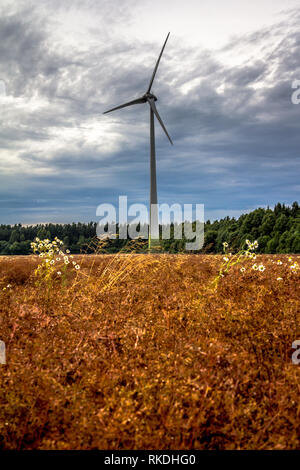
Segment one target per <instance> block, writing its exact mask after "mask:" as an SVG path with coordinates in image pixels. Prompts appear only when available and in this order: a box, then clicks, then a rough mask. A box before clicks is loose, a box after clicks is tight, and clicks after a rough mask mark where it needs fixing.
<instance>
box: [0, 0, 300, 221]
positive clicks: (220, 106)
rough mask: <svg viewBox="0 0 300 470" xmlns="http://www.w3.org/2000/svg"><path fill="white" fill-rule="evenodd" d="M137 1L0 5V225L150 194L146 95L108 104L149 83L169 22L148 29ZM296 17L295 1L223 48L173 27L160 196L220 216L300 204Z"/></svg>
mask: <svg viewBox="0 0 300 470" xmlns="http://www.w3.org/2000/svg"><path fill="white" fill-rule="evenodd" d="M143 1H144V0H142V1H141V2H137V1H133V0H132V1H128V0H126V2H122V1H113V2H112V1H105V0H101V1H97V2H96V1H81V2H76V1H72V2H69V3H68V2H63V7H62V6H61V3H60V2H58V1H57V2H56V1H51V2H50V0H49V2H47V1H42V2H37V1H34V2H31V3H30V2H29V1H28V2H24V3H23V2H22V1H18V2H16V3H14V2H4V3H3V2H2V3H1V7H0V13H1V15H0V79H1V80H2V81H0V95H1V96H0V107H1V113H0V215H1V217H0V223H18V222H21V223H27V224H28V223H37V222H71V221H87V220H96V207H97V205H98V204H100V203H102V202H112V203H116V202H117V200H118V196H119V195H128V197H129V201H130V202H144V203H147V201H148V193H149V110H148V109H147V106H146V105H138V106H136V107H132V108H126V109H123V110H120V111H117V112H115V113H112V114H110V115H105V116H104V115H103V114H102V113H103V111H105V110H106V109H107V108H110V107H112V106H114V105H118V104H120V103H122V102H124V101H128V100H130V99H134V98H136V97H138V96H140V95H141V94H142V93H144V92H145V89H146V87H147V85H148V82H149V79H150V76H151V73H152V69H153V66H154V64H155V61H156V58H157V55H158V53H159V51H160V48H161V45H162V43H163V41H164V39H165V35H166V33H167V32H168V27H169V25H168V23H166V29H165V33H164V35H163V36H162V34H161V32H160V29H161V28H158V29H159V33H156V31H155V30H153V33H152V38H150V37H149V34H148V35H147V37H146V38H145V39H143V38H142V36H141V34H140V33H138V30H137V29H135V28H136V24H137V22H138V16H137V15H140V12H141V4H143ZM168 1H169V0H167V2H168ZM146 3H148V2H147V1H146V0H145V4H146ZM169 3H170V8H171V4H172V2H171V1H170V2H169ZM175 3H176V2H175ZM267 3H268V2H266V4H267ZM287 3H288V2H287ZM125 5H126V6H125ZM257 5H259V4H257ZM260 5H261V7H259V6H257V15H258V17H259V15H260V8H262V10H263V5H264V2H263V1H261V2H260ZM290 5H291V6H293V2H291V3H290ZM230 7H232V15H234V8H233V6H230V2H228V8H230ZM185 8H186V9H188V8H189V6H188V3H187V6H186V7H185ZM192 8H193V7H192ZM192 8H191V11H190V12H189V14H190V16H191V18H192V17H193V14H194V13H195V12H193V10H192ZM158 11H159V2H157V3H155V2H154V7H153V17H154V14H155V13H158ZM175 13H176V12H175ZM175 13H174V14H175ZM176 14H178V13H176ZM186 14H188V13H186ZM218 14H219V15H222V12H220V11H219V12H218V11H217V9H216V12H215V15H218ZM170 15H172V10H170ZM152 19H153V18H152V17H149V21H152ZM144 21H145V19H144ZM299 21H300V8H299V9H297V8H291V9H289V10H287V11H283V12H281V13H280V14H278V15H277V16H276V15H275V16H274V22H273V24H272V25H271V26H270V24H268V25H266V26H263V25H259V26H257V27H256V28H253V25H252V24H251V29H250V30H249V31H245V32H243V33H242V32H239V33H238V34H235V35H232V34H231V35H228V37H227V39H226V41H225V40H224V42H222V43H221V44H218V46H217V47H216V44H212V43H211V47H210V41H209V40H208V41H207V43H206V44H204V43H203V41H204V40H203V38H202V39H201V41H200V40H199V45H197V34H196V33H194V37H193V41H188V40H185V39H184V36H183V31H180V35H178V34H177V32H176V30H175V31H172V30H171V35H170V39H169V42H168V45H167V48H166V51H165V54H164V56H163V58H162V61H161V64H160V67H159V71H158V74H157V78H156V80H155V83H154V87H153V92H154V93H155V94H156V95H157V96H158V98H159V100H158V102H157V107H158V110H159V112H160V114H161V116H162V118H163V120H164V122H165V124H166V126H167V129H168V131H169V134H170V135H171V137H172V139H173V141H174V146H173V147H172V146H171V145H170V144H169V142H168V140H167V139H166V137H165V135H164V134H163V132H162V130H161V128H160V127H158V126H156V136H157V140H156V142H157V169H158V193H159V200H160V202H167V203H170V204H171V203H174V202H180V203H194V204H195V203H203V204H205V215H206V218H208V217H209V218H212V219H214V218H217V217H218V218H219V217H223V216H226V215H230V216H238V215H239V214H241V213H242V212H246V211H249V210H251V209H253V208H256V207H258V206H267V205H270V206H272V205H274V204H275V203H276V202H278V201H280V202H285V203H288V204H290V203H292V202H293V201H294V200H298V201H299V189H300V183H299V170H300V160H299V148H300V132H299V126H300V105H294V104H292V101H291V95H292V92H293V90H292V82H293V81H294V80H296V79H299V80H300V32H299ZM202 23H203V24H205V18H199V31H200V30H201V24H202ZM154 25H155V22H154ZM186 29H187V30H188V24H186ZM126 31H130V32H131V34H127V33H126ZM135 31H136V34H135ZM233 32H234V31H233ZM215 33H216V35H217V34H218V31H216V32H215ZM199 35H200V33H199Z"/></svg>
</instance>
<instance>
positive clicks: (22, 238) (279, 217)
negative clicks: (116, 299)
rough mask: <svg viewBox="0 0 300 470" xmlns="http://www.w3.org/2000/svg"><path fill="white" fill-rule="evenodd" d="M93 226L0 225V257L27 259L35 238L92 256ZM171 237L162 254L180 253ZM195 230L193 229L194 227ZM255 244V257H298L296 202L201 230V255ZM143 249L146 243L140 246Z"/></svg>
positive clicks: (111, 245) (119, 244)
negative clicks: (60, 242)
mask: <svg viewBox="0 0 300 470" xmlns="http://www.w3.org/2000/svg"><path fill="white" fill-rule="evenodd" d="M96 227H97V223H96V222H89V223H80V222H78V223H72V224H52V223H49V224H38V225H30V226H24V225H22V224H16V225H4V224H1V225H0V254H1V255H27V254H30V253H31V247H30V243H31V242H32V241H33V240H34V239H35V238H36V237H38V238H40V239H47V238H48V239H49V240H53V239H54V237H58V238H59V239H60V240H62V241H63V242H64V247H65V248H66V249H69V250H70V251H71V253H74V254H76V253H92V252H93V251H94V247H95V239H96ZM170 228H171V230H170V231H171V237H170V239H168V240H162V241H161V245H162V250H163V251H166V252H169V253H177V252H183V251H184V249H185V242H186V240H185V239H184V238H183V239H180V240H177V239H174V224H171V227H170ZM194 228H195V227H194ZM247 239H249V240H251V241H254V240H257V241H258V243H259V247H258V250H257V252H259V253H300V207H299V204H298V202H294V203H293V204H292V205H291V206H287V205H285V204H281V203H278V204H276V205H275V207H274V209H270V208H269V207H268V208H266V209H264V208H258V209H255V210H254V211H252V212H250V213H248V214H243V215H241V216H240V217H239V218H237V219H236V218H234V217H232V218H230V217H225V218H223V219H220V220H216V221H214V222H211V221H210V220H208V221H207V222H205V226H204V246H203V248H202V249H201V250H200V252H202V253H221V252H222V250H223V242H227V243H228V244H229V246H230V248H231V249H232V251H237V250H239V249H240V248H241V247H242V246H243V245H244V243H245V240H247ZM127 243H128V241H127V240H121V239H119V238H116V239H115V240H110V241H109V242H108V244H107V247H106V251H107V252H109V253H115V252H118V251H120V250H121V249H122V248H124V247H125V245H126V244H127ZM143 246H144V248H145V249H146V246H147V243H146V242H145V244H144V245H143Z"/></svg>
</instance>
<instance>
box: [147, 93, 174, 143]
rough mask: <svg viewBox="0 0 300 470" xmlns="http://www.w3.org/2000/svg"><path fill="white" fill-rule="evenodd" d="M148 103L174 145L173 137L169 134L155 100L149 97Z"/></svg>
mask: <svg viewBox="0 0 300 470" xmlns="http://www.w3.org/2000/svg"><path fill="white" fill-rule="evenodd" d="M148 103H149V104H150V106H151V109H152V111H153V112H154V114H155V116H156V117H157V120H158V122H159V124H160V125H161V127H162V128H163V130H164V132H165V134H166V136H167V137H168V139H169V141H170V142H171V144H172V145H173V142H172V139H171V137H170V136H169V134H168V132H167V129H166V128H165V125H164V123H163V122H162V119H161V117H160V115H159V114H158V111H157V109H156V106H155V102H154V100H153V99H148Z"/></svg>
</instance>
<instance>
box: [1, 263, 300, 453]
mask: <svg viewBox="0 0 300 470" xmlns="http://www.w3.org/2000/svg"><path fill="white" fill-rule="evenodd" d="M74 259H75V260H76V263H78V265H80V270H78V271H76V270H74V269H73V270H72V269H71V270H69V271H68V272H67V273H66V276H65V277H64V280H63V279H61V278H60V277H59V276H57V275H56V274H55V273H54V275H53V276H52V278H51V279H52V280H51V288H50V289H49V284H45V283H43V282H39V283H37V278H36V276H35V275H34V272H35V270H36V268H37V265H38V264H39V263H40V262H41V260H40V259H39V258H38V257H37V256H27V257H2V258H1V259H0V339H1V340H3V341H5V343H6V348H7V364H6V365H0V447H1V448H2V449H299V448H300V428H299V415H300V404H299V383H300V366H297V365H294V364H293V363H292V361H291V355H292V352H293V350H292V349H291V347H292V343H293V341H295V340H296V339H300V326H299V317H300V299H299V271H297V272H295V273H292V272H291V270H290V269H289V261H288V256H285V255H280V256H279V259H280V260H281V261H282V264H277V259H278V256H277V257H276V258H275V257H273V256H269V255H261V256H258V257H257V261H256V263H257V264H261V263H263V264H264V266H265V267H266V269H265V271H264V272H258V271H255V270H253V269H251V268H249V269H246V271H245V272H241V271H240V266H239V265H235V266H233V267H232V269H230V270H229V271H228V272H227V271H226V270H223V272H224V274H223V276H222V277H221V278H220V279H219V282H218V284H217V285H216V284H213V280H214V279H215V278H216V276H217V275H218V273H219V272H220V266H221V264H222V262H223V261H222V257H221V256H209V255H200V256H197V255H164V254H160V255H143V254H140V255H139V254H136V255H112V256H110V255H97V256H96V255H95V256H93V255H86V256H76V257H74ZM296 259H297V256H294V257H293V261H295V260H296ZM298 262H299V257H298ZM279 277H280V278H282V280H279V281H277V279H278V278H279Z"/></svg>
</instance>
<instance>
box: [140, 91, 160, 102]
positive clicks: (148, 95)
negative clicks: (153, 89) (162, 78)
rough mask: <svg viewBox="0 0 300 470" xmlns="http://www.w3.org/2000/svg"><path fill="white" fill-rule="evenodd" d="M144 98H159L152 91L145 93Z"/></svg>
mask: <svg viewBox="0 0 300 470" xmlns="http://www.w3.org/2000/svg"><path fill="white" fill-rule="evenodd" d="M143 98H145V99H146V100H147V101H148V100H154V101H157V98H156V96H155V95H153V94H152V93H145V94H144V96H143Z"/></svg>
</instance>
